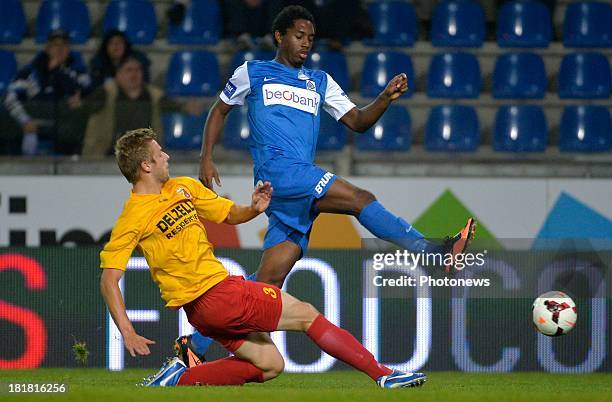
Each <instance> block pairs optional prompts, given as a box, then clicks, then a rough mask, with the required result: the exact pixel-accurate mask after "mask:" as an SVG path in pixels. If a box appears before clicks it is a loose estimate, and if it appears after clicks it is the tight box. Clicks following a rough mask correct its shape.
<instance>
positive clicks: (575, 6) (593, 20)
mask: <svg viewBox="0 0 612 402" xmlns="http://www.w3.org/2000/svg"><path fill="white" fill-rule="evenodd" d="M563 45H564V46H567V47H611V46H612V5H610V3H604V2H598V1H584V2H575V3H572V4H569V5H568V6H567V8H566V9H565V19H564V20H563Z"/></svg>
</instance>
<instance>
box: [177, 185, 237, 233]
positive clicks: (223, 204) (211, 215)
mask: <svg viewBox="0 0 612 402" xmlns="http://www.w3.org/2000/svg"><path fill="white" fill-rule="evenodd" d="M185 179H186V180H185V185H187V186H188V187H189V189H190V190H191V193H192V194H193V199H192V201H193V205H194V206H195V208H196V211H197V212H198V215H199V217H200V218H202V219H206V220H207V221H211V222H215V223H221V222H223V221H224V220H225V219H226V218H227V216H228V215H229V212H230V209H231V208H232V205H234V201H232V200H228V199H227V198H223V197H221V196H219V195H218V194H217V193H215V192H214V191H212V190H210V189H208V188H207V187H205V186H204V185H203V184H202V183H200V182H199V181H197V180H194V179H192V178H188V177H186V178H185Z"/></svg>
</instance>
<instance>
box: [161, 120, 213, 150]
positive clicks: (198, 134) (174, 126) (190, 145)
mask: <svg viewBox="0 0 612 402" xmlns="http://www.w3.org/2000/svg"><path fill="white" fill-rule="evenodd" d="M205 121H206V112H204V113H202V114H201V115H200V116H192V115H189V114H183V113H166V114H164V115H163V117H162V124H163V125H164V141H165V147H166V148H167V149H174V150H179V151H199V150H200V149H201V148H202V132H203V130H204V122H205Z"/></svg>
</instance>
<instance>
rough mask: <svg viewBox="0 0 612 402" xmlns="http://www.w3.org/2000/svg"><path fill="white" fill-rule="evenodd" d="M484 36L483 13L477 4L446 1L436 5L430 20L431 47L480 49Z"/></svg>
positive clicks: (462, 1) (459, 0)
mask: <svg viewBox="0 0 612 402" xmlns="http://www.w3.org/2000/svg"><path fill="white" fill-rule="evenodd" d="M484 35H485V16H484V11H483V10H482V7H480V4H478V3H477V2H475V1H472V0H447V1H441V2H439V3H438V4H437V5H436V8H435V9H434V12H433V16H432V19H431V44H432V45H434V46H451V47H480V46H482V42H483V41H484Z"/></svg>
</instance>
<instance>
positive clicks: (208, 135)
mask: <svg viewBox="0 0 612 402" xmlns="http://www.w3.org/2000/svg"><path fill="white" fill-rule="evenodd" d="M231 110H232V106H231V105H228V104H226V103H225V102H223V101H222V100H219V99H217V101H216V102H215V104H214V105H213V107H212V108H211V109H210V112H209V113H208V117H207V118H206V124H205V125H204V134H203V135H204V138H203V141H202V152H201V155H200V175H199V178H200V181H201V182H202V184H204V185H205V186H206V187H208V188H210V189H211V190H212V189H213V179H214V181H215V183H217V186H220V185H221V180H219V172H217V167H216V166H215V164H214V162H213V148H214V147H215V144H216V143H217V141H218V140H219V136H220V135H221V132H222V131H223V126H224V124H225V117H226V116H227V115H228V113H229V112H230V111H231Z"/></svg>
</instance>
